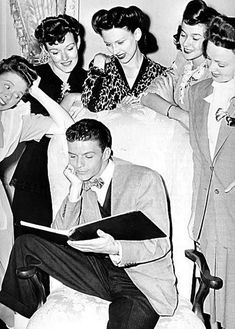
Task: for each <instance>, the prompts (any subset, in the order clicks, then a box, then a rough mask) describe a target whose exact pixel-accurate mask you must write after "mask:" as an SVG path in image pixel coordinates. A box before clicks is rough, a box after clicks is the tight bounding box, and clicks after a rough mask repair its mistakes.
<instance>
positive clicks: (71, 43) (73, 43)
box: [49, 41, 76, 50]
mask: <svg viewBox="0 0 235 329" xmlns="http://www.w3.org/2000/svg"><path fill="white" fill-rule="evenodd" d="M75 44H76V42H75V41H72V42H70V43H69V44H67V45H66V46H65V47H69V46H71V45H75ZM50 47H53V46H50ZM54 47H55V46H54ZM49 50H58V48H50V49H49Z"/></svg>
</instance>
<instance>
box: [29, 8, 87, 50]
mask: <svg viewBox="0 0 235 329" xmlns="http://www.w3.org/2000/svg"><path fill="white" fill-rule="evenodd" d="M80 28H81V25H80V23H79V22H78V21H77V20H76V19H75V18H74V17H71V16H69V15H66V14H64V15H58V16H50V17H46V18H45V19H44V20H43V21H42V22H41V24H40V25H39V26H38V27H37V28H36V30H35V33H34V35H35V38H36V39H37V40H38V42H39V43H41V44H43V45H44V46H46V42H47V43H49V44H50V45H53V44H55V43H56V42H59V43H62V42H63V41H64V38H65V35H66V34H67V33H68V32H71V33H72V34H73V36H74V40H75V42H78V36H79V34H80Z"/></svg>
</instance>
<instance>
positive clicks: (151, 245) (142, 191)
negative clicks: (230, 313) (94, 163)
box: [53, 158, 177, 315]
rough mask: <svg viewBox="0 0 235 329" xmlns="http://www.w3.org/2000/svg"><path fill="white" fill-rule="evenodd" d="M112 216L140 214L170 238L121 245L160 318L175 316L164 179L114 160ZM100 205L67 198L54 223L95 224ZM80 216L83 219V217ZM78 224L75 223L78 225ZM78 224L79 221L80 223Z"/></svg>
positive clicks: (124, 259) (128, 268)
mask: <svg viewBox="0 0 235 329" xmlns="http://www.w3.org/2000/svg"><path fill="white" fill-rule="evenodd" d="M114 163H115V169H114V174H113V179H112V191H111V214H112V215H115V214H120V213H123V212H129V211H135V210H140V211H142V212H143V213H145V214H146V215H147V216H148V217H149V218H150V219H151V220H152V221H153V222H154V223H156V225H157V226H158V227H160V229H161V230H162V231H164V232H165V233H166V235H167V237H166V238H160V239H152V240H144V241H120V243H121V245H122V260H121V263H120V264H119V265H118V266H123V267H124V268H125V271H126V272H127V274H128V275H129V276H130V278H131V280H132V281H133V282H134V284H135V285H136V286H137V287H138V288H139V289H140V290H141V291H142V292H143V293H144V294H145V296H146V297H147V298H148V299H149V301H150V303H151V304H152V306H153V307H154V309H155V310H156V312H157V313H158V314H160V315H172V314H173V313H174V310H175V308H176V306H177V291H176V278H175V275H174V271H173V264H172V257H171V256H172V255H171V245H170V241H169V235H170V223H169V217H168V208H167V200H166V193H165V189H164V186H163V182H162V179H161V177H160V175H159V174H157V173H156V172H155V171H153V170H151V169H148V168H146V167H141V166H136V165H133V164H131V163H129V162H127V161H123V160H120V159H117V158H114ZM97 208H98V204H97V205H95V206H93V207H86V204H85V200H81V201H80V202H77V203H70V202H69V201H68V199H67V198H66V199H65V200H64V202H63V204H62V206H61V208H60V211H59V212H58V214H57V217H56V219H55V221H54V223H53V226H54V227H57V228H63V223H64V222H66V221H67V220H68V219H69V218H76V219H77V220H78V219H80V222H82V221H83V222H84V217H85V218H92V219H93V220H95V219H98V218H100V217H101V215H100V213H99V210H98V209H97ZM79 214H80V216H79ZM74 224H75V223H74ZM76 224H78V221H77V223H76Z"/></svg>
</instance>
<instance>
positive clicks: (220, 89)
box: [205, 79, 235, 158]
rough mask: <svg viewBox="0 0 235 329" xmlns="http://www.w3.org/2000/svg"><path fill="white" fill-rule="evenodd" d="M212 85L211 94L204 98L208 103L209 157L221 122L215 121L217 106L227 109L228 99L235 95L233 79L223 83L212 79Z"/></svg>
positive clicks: (214, 145) (212, 151)
mask: <svg viewBox="0 0 235 329" xmlns="http://www.w3.org/2000/svg"><path fill="white" fill-rule="evenodd" d="M212 87H213V92H212V94H211V95H209V96H207V97H206V98H205V100H206V101H207V102H208V103H210V108H209V114H208V139H209V147H210V154H211V158H213V156H214V152H215V147H216V143H217V139H218V134H219V129H220V125H221V122H222V120H220V121H216V118H215V114H216V111H217V110H218V109H219V108H221V109H222V110H223V111H225V112H226V111H227V110H228V108H229V105H230V101H231V99H232V98H233V97H234V96H235V79H232V80H230V81H228V82H224V83H221V82H216V81H213V83H212Z"/></svg>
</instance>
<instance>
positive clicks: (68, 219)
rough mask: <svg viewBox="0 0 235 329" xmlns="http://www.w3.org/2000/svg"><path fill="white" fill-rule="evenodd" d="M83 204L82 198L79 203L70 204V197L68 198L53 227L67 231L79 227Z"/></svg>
mask: <svg viewBox="0 0 235 329" xmlns="http://www.w3.org/2000/svg"><path fill="white" fill-rule="evenodd" d="M81 203H82V200H81V197H80V198H79V199H78V201H77V202H70V201H69V200H68V197H66V198H65V199H64V201H63V202H62V205H61V207H60V209H59V211H58V213H57V215H56V217H55V219H54V220H53V222H52V225H51V226H52V227H53V228H56V229H60V230H65V229H70V228H71V227H73V226H76V225H78V223H79V217H80V212H81Z"/></svg>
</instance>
